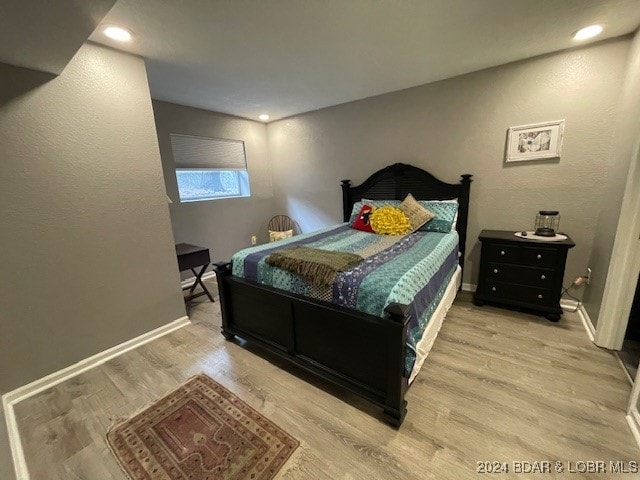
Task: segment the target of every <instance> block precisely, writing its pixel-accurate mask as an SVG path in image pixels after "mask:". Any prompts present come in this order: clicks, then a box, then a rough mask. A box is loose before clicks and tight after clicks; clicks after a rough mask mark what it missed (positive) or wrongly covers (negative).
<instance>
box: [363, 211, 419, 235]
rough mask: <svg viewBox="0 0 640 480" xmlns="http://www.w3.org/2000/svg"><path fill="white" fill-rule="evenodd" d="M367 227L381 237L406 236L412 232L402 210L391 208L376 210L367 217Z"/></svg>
mask: <svg viewBox="0 0 640 480" xmlns="http://www.w3.org/2000/svg"><path fill="white" fill-rule="evenodd" d="M369 225H371V228H373V231H374V232H375V233H379V234H381V235H406V234H407V233H411V232H412V231H413V229H412V228H411V222H410V221H409V219H408V218H407V216H406V215H405V214H404V213H403V212H402V210H400V209H399V208H395V207H391V206H385V207H380V208H376V209H375V210H374V211H373V213H372V214H371V216H370V217H369Z"/></svg>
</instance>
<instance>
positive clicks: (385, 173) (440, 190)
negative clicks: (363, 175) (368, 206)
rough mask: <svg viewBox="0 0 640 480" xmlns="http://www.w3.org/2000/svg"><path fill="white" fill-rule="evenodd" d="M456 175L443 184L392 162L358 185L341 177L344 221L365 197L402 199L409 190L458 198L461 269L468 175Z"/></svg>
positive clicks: (426, 196)
mask: <svg viewBox="0 0 640 480" xmlns="http://www.w3.org/2000/svg"><path fill="white" fill-rule="evenodd" d="M472 176H473V175H469V174H464V175H461V176H460V183H455V184H453V183H445V182H442V181H440V180H438V179H437V178H436V177H434V176H433V175H431V174H430V173H429V172H427V171H425V170H422V169H421V168H418V167H414V166H412V165H406V164H404V163H395V164H393V165H390V166H388V167H385V168H383V169H382V170H378V171H377V172H375V173H374V174H373V175H371V176H370V177H369V178H367V179H366V180H365V181H364V182H363V183H361V184H360V185H356V186H354V187H352V186H351V180H342V208H343V218H344V221H345V222H347V221H349V217H350V216H351V210H352V208H353V204H354V203H356V202H358V201H360V200H362V199H363V198H368V199H371V200H401V201H402V200H404V197H406V196H407V194H408V193H411V194H412V195H413V196H414V197H415V198H416V200H451V199H454V198H457V199H458V204H459V207H458V221H457V223H456V230H457V231H458V235H459V236H460V245H459V249H460V254H461V255H460V267H462V268H464V256H465V246H466V242H467V220H468V218H469V190H470V187H471V182H472V181H473V180H471V177H472Z"/></svg>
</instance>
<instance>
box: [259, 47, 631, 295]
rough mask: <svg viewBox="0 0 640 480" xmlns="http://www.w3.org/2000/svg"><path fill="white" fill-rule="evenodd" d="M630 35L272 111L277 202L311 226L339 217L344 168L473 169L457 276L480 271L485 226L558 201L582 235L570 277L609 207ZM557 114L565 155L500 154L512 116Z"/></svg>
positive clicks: (444, 174)
mask: <svg viewBox="0 0 640 480" xmlns="http://www.w3.org/2000/svg"><path fill="white" fill-rule="evenodd" d="M629 43H630V41H629V39H619V40H616V41H610V42H605V43H602V44H598V45H595V46H592V47H589V48H584V49H576V50H571V51H565V52H562V53H557V54H553V55H547V56H543V57H538V58H534V59H530V60H526V61H522V62H517V63H512V64H508V65H504V66H500V67H496V68H492V69H488V70H484V71H480V72H475V73H471V74H468V75H464V76H460V77H456V78H453V79H449V80H444V81H441V82H437V83H432V84H429V85H424V86H420V87H415V88H411V89H407V90H403V91H398V92H393V93H389V94H386V95H381V96H378V97H372V98H368V99H365V100H361V101H356V102H351V103H347V104H343V105H338V106H335V107H331V108H326V109H322V110H318V111H315V112H310V113H306V114H302V115H298V116H295V117H291V118H288V119H284V120H281V121H277V122H273V123H271V124H269V126H268V135H269V147H270V154H271V159H272V162H273V164H274V178H276V179H277V183H276V185H275V191H276V199H277V202H278V206H279V207H280V208H281V209H286V211H288V212H289V214H290V215H291V216H292V217H294V218H295V219H296V220H297V221H298V222H299V223H300V225H301V227H302V229H303V230H304V231H310V230H313V229H316V228H319V227H322V226H325V225H328V224H331V223H335V222H338V221H341V214H340V212H341V197H340V189H339V183H340V179H343V178H350V179H352V180H353V181H354V182H355V183H359V182H361V181H363V180H364V179H365V178H366V177H367V176H368V175H369V174H370V173H372V172H373V171H375V170H377V169H379V168H381V167H383V166H385V165H389V164H391V163H394V162H405V163H410V164H413V165H416V166H419V167H422V168H425V169H427V170H429V171H431V172H432V173H433V174H435V175H436V176H437V177H438V178H440V179H441V180H444V181H446V182H457V181H458V179H459V175H460V174H462V173H471V174H473V175H474V182H473V184H472V185H471V207H470V219H469V238H468V244H467V252H468V253H467V255H468V263H467V265H468V267H469V268H467V269H466V271H465V274H464V281H465V282H467V283H472V284H475V283H477V269H478V263H479V248H478V241H477V236H478V234H479V233H480V230H481V229H504V230H520V229H531V228H532V227H533V222H534V218H535V214H536V212H537V211H538V210H541V209H557V210H560V213H561V216H562V220H561V222H560V226H561V230H563V231H566V232H568V233H569V234H570V235H571V237H572V238H573V239H574V240H575V241H576V243H577V246H576V247H575V248H574V249H573V250H571V251H570V253H569V260H568V265H567V273H566V276H565V283H566V284H568V283H569V282H571V281H572V280H573V278H575V277H576V276H577V275H579V274H582V273H583V272H584V270H585V268H586V267H587V264H588V261H589V256H590V253H591V247H592V244H593V237H594V228H595V227H596V225H597V222H598V218H599V215H600V212H601V211H603V209H609V208H610V205H609V202H608V198H607V194H608V191H609V189H608V187H607V185H608V183H609V182H610V181H611V178H610V177H611V175H612V173H611V172H610V168H609V163H608V162H609V158H610V149H611V141H612V134H613V130H614V124H615V116H616V105H617V100H618V94H619V90H620V85H621V84H622V81H623V78H624V70H625V66H626V57H627V52H628V48H629ZM558 119H565V120H566V128H565V138H564V146H563V151H562V159H561V160H560V161H557V160H551V161H539V162H523V163H519V164H515V165H514V164H509V165H505V164H504V163H503V159H504V149H505V140H506V130H507V128H508V127H509V126H515V125H522V124H530V123H536V122H543V121H548V120H558ZM616 178H617V175H616ZM618 208H619V206H618ZM602 273H604V272H599V271H595V272H594V274H595V275H600V274H602Z"/></svg>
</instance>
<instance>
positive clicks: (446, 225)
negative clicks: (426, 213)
mask: <svg viewBox="0 0 640 480" xmlns="http://www.w3.org/2000/svg"><path fill="white" fill-rule="evenodd" d="M419 203H420V205H422V206H423V207H424V208H426V209H428V210H431V211H432V212H433V213H435V214H436V218H434V219H433V220H430V221H428V222H427V223H425V224H424V225H423V226H422V227H420V229H419V231H421V232H438V233H449V232H451V230H452V229H453V225H454V222H455V221H456V219H457V217H458V202H452V201H439V200H421V201H419Z"/></svg>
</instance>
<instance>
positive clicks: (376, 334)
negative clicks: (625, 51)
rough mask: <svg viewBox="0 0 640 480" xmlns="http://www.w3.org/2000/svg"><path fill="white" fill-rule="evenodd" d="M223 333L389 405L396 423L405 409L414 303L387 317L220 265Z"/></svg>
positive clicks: (217, 266)
mask: <svg viewBox="0 0 640 480" xmlns="http://www.w3.org/2000/svg"><path fill="white" fill-rule="evenodd" d="M215 272H216V278H217V281H218V289H219V292H220V306H221V309H222V333H223V335H224V336H225V338H227V339H232V338H233V337H234V336H235V335H238V336H240V337H242V338H244V339H246V340H249V341H251V342H254V343H256V344H258V345H260V346H262V347H263V348H265V349H267V350H269V351H270V352H273V353H275V354H277V355H279V356H280V357H282V358H285V359H287V360H289V361H291V362H293V363H295V364H297V365H299V366H301V367H303V368H304V369H306V370H308V371H310V372H313V373H315V374H316V375H318V376H320V377H322V378H324V379H326V380H328V381H330V382H333V383H335V384H337V385H341V386H342V387H345V388H347V389H348V390H350V391H351V392H354V393H356V394H358V395H361V396H362V397H364V398H366V399H368V400H370V401H371V402H373V403H375V404H376V405H379V406H381V407H382V408H383V409H384V417H385V419H386V420H387V421H388V422H389V423H391V424H393V425H396V426H399V425H400V424H402V421H403V420H404V416H405V414H406V412H407V408H406V405H407V402H406V401H405V400H404V395H405V392H406V389H407V385H408V381H407V378H406V377H405V376H404V348H405V343H406V335H407V323H408V321H409V309H408V308H407V307H406V306H404V305H399V304H391V305H389V306H388V307H387V308H386V309H385V314H386V315H385V317H384V318H380V317H376V316H374V315H369V314H366V313H362V312H358V311H356V310H352V309H348V308H345V307H341V306H337V305H333V304H331V303H328V302H322V301H317V300H313V299H309V298H307V297H303V296H301V295H296V294H293V293H288V292H285V291H282V290H277V289H275V288H272V287H269V286H265V285H260V284H257V283H255V282H250V281H247V280H244V279H241V278H237V277H233V276H232V275H231V265H230V264H229V263H217V264H215Z"/></svg>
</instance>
